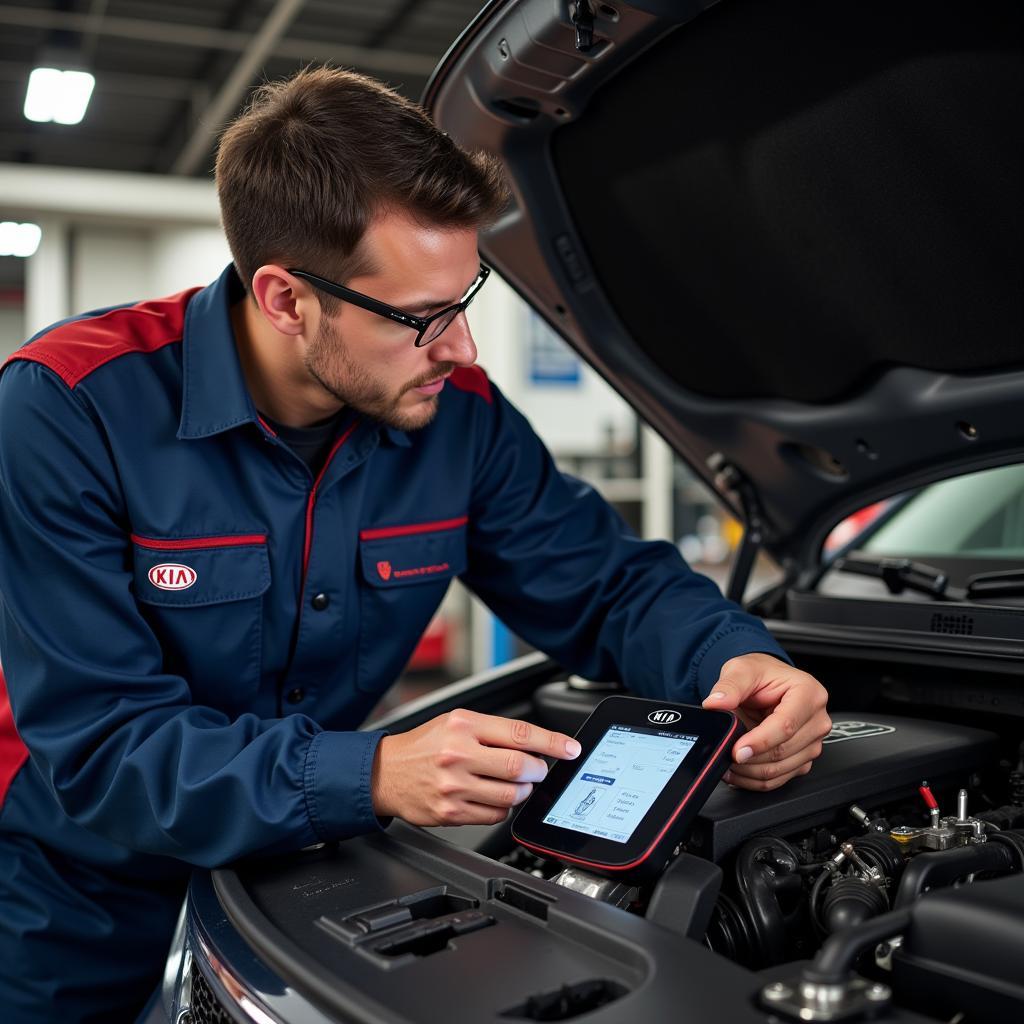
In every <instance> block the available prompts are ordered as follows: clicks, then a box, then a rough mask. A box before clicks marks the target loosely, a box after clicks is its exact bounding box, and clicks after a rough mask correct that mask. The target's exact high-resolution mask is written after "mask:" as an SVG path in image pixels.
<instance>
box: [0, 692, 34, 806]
mask: <svg viewBox="0 0 1024 1024" xmlns="http://www.w3.org/2000/svg"><path fill="white" fill-rule="evenodd" d="M27 760H28V748H27V747H26V746H25V744H24V743H22V742H21V737H20V736H19V735H18V730H17V729H16V728H15V726H14V714H13V713H12V711H11V702H10V700H9V699H8V697H7V684H6V683H5V682H4V674H3V672H0V807H3V805H4V799H5V798H6V796H7V790H8V789H9V788H10V785H11V783H12V782H13V781H14V776H15V775H17V774H18V771H19V769H20V768H21V766H22V765H23V764H24V763H25V762H26V761H27Z"/></svg>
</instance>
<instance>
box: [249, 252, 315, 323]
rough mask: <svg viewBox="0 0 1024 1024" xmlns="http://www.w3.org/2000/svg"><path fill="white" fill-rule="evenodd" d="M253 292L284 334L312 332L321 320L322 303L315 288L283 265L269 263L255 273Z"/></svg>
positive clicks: (257, 303) (262, 309)
mask: <svg viewBox="0 0 1024 1024" xmlns="http://www.w3.org/2000/svg"><path fill="white" fill-rule="evenodd" d="M252 295H253V298H254V299H255V300H256V305H257V306H259V308H260V312H261V313H262V314H263V316H264V318H265V319H266V321H267V322H268V323H269V324H270V326H271V327H273V328H274V330H276V331H278V332H280V333H281V334H290V335H293V336H294V335H300V334H303V335H308V334H312V333H313V332H314V331H315V329H316V327H317V324H318V322H319V317H320V303H319V302H317V300H316V296H315V295H313V290H312V289H311V288H310V287H309V286H308V285H306V284H304V283H303V282H302V281H300V280H299V279H298V278H297V277H293V276H292V275H291V274H289V273H288V271H287V270H285V269H284V268H283V267H279V266H277V265H276V264H273V263H268V264H266V265H265V266H262V267H260V268H259V270H257V271H256V273H255V274H253V276H252Z"/></svg>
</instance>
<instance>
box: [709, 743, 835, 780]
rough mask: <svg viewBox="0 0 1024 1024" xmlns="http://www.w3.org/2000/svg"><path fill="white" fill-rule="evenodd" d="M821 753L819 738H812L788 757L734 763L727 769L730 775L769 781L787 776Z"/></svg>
mask: <svg viewBox="0 0 1024 1024" xmlns="http://www.w3.org/2000/svg"><path fill="white" fill-rule="evenodd" d="M820 753H821V740H813V741H812V742H811V743H810V744H809V745H808V746H806V747H802V748H801V749H799V750H796V751H794V753H792V754H790V756H789V757H786V758H783V759H782V760H781V761H763V760H762V761H760V763H757V764H755V763H753V762H750V761H748V762H747V763H746V764H734V765H732V767H731V768H730V769H729V774H730V775H732V776H736V777H740V778H744V779H758V780H760V781H762V782H770V781H772V780H773V779H781V778H782V777H783V776H787V777H788V776H789V775H790V773H792V772H794V771H796V769H797V768H802V767H803V766H804V765H805V764H808V763H809V762H811V761H813V760H814V759H815V758H816V757H817V756H818V755H819V754H820Z"/></svg>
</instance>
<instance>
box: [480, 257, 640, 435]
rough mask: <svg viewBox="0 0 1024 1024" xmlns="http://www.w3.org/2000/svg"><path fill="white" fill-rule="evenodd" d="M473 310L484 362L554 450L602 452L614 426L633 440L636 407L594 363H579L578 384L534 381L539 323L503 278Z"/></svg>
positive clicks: (614, 431) (495, 279)
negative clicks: (533, 344)
mask: <svg viewBox="0 0 1024 1024" xmlns="http://www.w3.org/2000/svg"><path fill="white" fill-rule="evenodd" d="M468 315H469V321H470V326H471V327H472V329H473V337H474V339H475V340H476V344H477V348H478V349H479V352H480V355H479V362H480V365H481V366H482V367H483V368H484V369H485V370H486V371H487V373H488V375H489V376H490V377H491V379H492V380H494V381H495V383H496V384H497V385H498V386H499V387H500V388H501V389H502V391H503V392H504V393H505V394H506V396H507V397H508V398H509V399H510V400H511V401H512V402H513V403H515V405H516V406H517V407H518V408H519V409H520V410H521V411H522V412H523V413H524V415H525V416H526V418H527V419H528V420H529V421H530V423H531V424H533V427H534V429H535V430H536V431H537V433H538V434H540V436H541V437H542V438H543V439H544V441H545V443H546V444H547V446H548V447H549V448H550V449H551V450H552V451H553V452H554V453H555V454H561V453H565V454H572V455H586V454H591V453H594V452H598V451H602V450H604V449H605V448H606V446H607V441H608V437H609V431H611V436H612V437H613V438H614V440H615V441H616V442H621V443H623V444H628V443H629V442H630V441H631V439H632V437H633V429H634V422H635V419H634V415H633V412H632V410H631V409H630V408H629V406H628V405H626V403H625V402H624V401H623V400H622V399H621V398H619V396H618V395H617V394H616V393H615V392H614V391H613V390H612V389H611V388H610V387H609V386H608V385H607V384H606V383H605V382H604V381H603V380H602V379H601V378H600V377H599V376H598V375H597V374H596V373H595V372H594V371H593V370H591V369H590V367H589V366H586V365H585V364H582V363H581V364H580V379H579V382H578V383H544V384H538V383H536V382H534V381H532V380H531V374H530V341H531V334H532V333H533V332H534V331H536V330H537V329H538V325H537V322H536V321H535V320H533V314H532V313H531V312H530V309H529V307H528V306H527V305H526V303H525V302H523V300H522V299H521V298H519V296H518V295H517V294H516V293H515V292H514V291H513V290H512V289H511V288H510V287H509V286H508V285H507V284H505V282H504V281H502V280H501V279H500V278H498V277H497V276H496V275H492V276H491V278H490V280H488V282H487V284H486V285H485V286H484V288H483V290H482V291H481V292H480V295H479V297H478V298H477V299H476V301H475V302H474V303H473V305H472V306H471V307H470V308H469V313H468ZM540 329H542V330H546V328H545V327H544V325H543V324H541V325H540ZM566 349H567V350H568V346H566ZM574 358H575V357H574Z"/></svg>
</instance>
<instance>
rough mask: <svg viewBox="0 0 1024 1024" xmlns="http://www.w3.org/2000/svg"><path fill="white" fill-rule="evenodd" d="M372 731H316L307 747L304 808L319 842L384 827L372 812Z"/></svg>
mask: <svg viewBox="0 0 1024 1024" xmlns="http://www.w3.org/2000/svg"><path fill="white" fill-rule="evenodd" d="M386 735H387V732H385V731H384V730H377V731H373V732H318V733H317V734H316V735H315V736H314V737H313V739H312V741H311V742H310V744H309V749H308V751H307V752H306V765H305V770H304V772H303V777H302V785H303V790H304V792H305V797H306V809H307V811H308V813H309V820H310V823H311V824H312V826H313V830H314V832H316V834H317V837H318V838H319V840H320V841H321V842H336V841H337V840H339V839H349V838H351V837H352V836H358V835H364V834H366V833H367V832H378V831H380V830H381V829H383V828H386V827H387V825H388V824H389V822H390V819H384V820H381V819H379V818H378V817H377V815H376V814H374V812H373V798H372V793H371V786H370V783H371V777H372V773H373V759H374V757H375V756H376V753H377V744H378V743H380V741H381V739H383V737H385V736H386Z"/></svg>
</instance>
